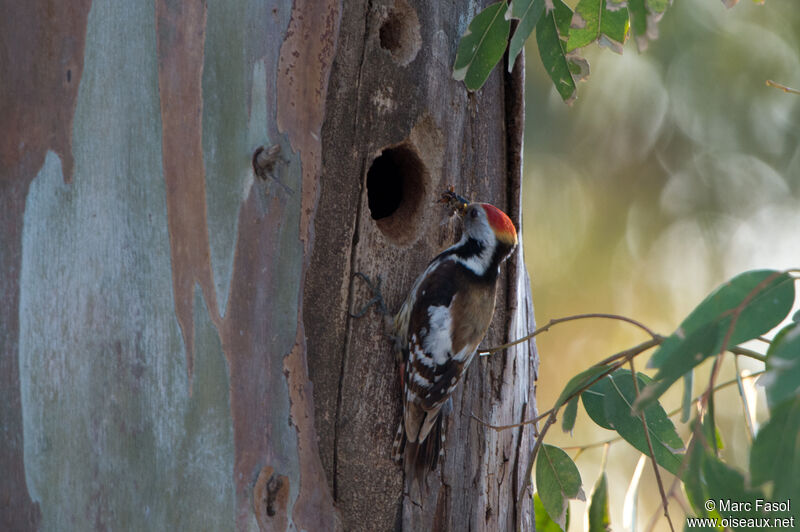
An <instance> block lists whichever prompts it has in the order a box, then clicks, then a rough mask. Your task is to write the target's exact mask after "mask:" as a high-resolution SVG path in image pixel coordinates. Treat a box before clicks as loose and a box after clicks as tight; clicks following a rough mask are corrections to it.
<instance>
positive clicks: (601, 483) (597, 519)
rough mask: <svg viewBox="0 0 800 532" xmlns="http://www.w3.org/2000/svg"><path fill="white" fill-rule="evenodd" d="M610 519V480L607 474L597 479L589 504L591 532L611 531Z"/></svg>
mask: <svg viewBox="0 0 800 532" xmlns="http://www.w3.org/2000/svg"><path fill="white" fill-rule="evenodd" d="M610 525H611V519H610V518H609V517H608V480H607V479H606V474H605V472H604V473H603V474H602V475H600V478H599V479H597V484H595V485H594V489H593V490H592V496H591V503H590V504H589V532H608V531H609V530H611V526H610Z"/></svg>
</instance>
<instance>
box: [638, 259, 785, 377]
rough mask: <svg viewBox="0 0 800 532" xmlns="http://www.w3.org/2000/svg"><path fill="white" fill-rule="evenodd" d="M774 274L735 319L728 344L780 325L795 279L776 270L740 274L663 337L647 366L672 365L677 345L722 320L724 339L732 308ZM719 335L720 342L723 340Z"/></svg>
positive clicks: (750, 337) (734, 343)
mask: <svg viewBox="0 0 800 532" xmlns="http://www.w3.org/2000/svg"><path fill="white" fill-rule="evenodd" d="M773 275H774V276H775V277H774V278H773V279H772V280H771V281H770V282H769V283H768V284H766V285H764V286H762V287H761V288H760V290H759V292H758V294H757V295H756V296H755V297H753V298H752V299H751V300H750V301H749V303H748V304H747V306H746V307H745V308H744V310H743V311H742V313H741V315H740V316H739V319H738V320H737V322H736V330H734V332H733V334H732V335H731V339H730V342H729V343H728V347H730V346H733V345H737V344H740V343H742V342H746V341H747V340H752V339H753V338H755V337H757V336H759V335H762V334H764V333H765V332H767V331H769V330H770V329H772V328H773V327H775V326H776V325H778V324H779V323H780V322H781V321H782V320H783V319H784V318H785V317H786V315H787V314H788V313H789V311H790V310H791V309H792V304H793V303H794V297H795V294H794V281H793V279H792V277H791V276H790V275H789V274H787V273H783V274H778V272H776V271H773V270H753V271H749V272H745V273H742V274H740V275H737V276H736V277H734V278H733V279H731V280H730V281H728V282H727V283H725V284H723V285H721V286H720V287H718V288H717V289H716V290H714V291H713V292H712V293H711V294H710V295H709V296H708V297H707V298H706V299H704V300H703V302H702V303H700V304H699V305H698V306H697V308H695V309H694V310H693V311H692V313H691V314H689V316H688V317H687V318H686V319H685V320H683V322H682V323H681V325H680V327H678V330H677V331H675V333H674V334H672V336H670V337H669V338H667V339H666V340H664V343H662V344H661V347H659V348H658V349H657V350H656V352H655V353H653V356H652V357H651V358H650V361H649V362H648V367H653V368H661V367H663V366H665V365H671V364H672V360H671V357H672V355H673V352H674V350H675V349H676V347H677V346H678V345H679V344H680V343H681V342H682V341H683V340H684V338H687V337H688V336H689V335H691V333H692V332H694V331H695V330H696V329H699V328H700V327H702V326H704V325H706V324H708V323H711V322H717V323H719V330H720V334H721V335H722V338H724V336H725V333H726V332H727V330H728V327H729V326H730V323H731V311H732V310H733V309H735V308H736V307H737V306H738V305H739V304H741V303H742V301H743V300H744V298H745V297H747V296H748V295H749V294H750V293H751V292H752V291H753V290H754V289H755V288H756V287H757V286H759V284H760V283H761V282H763V281H765V280H766V279H767V278H769V277H770V276H773ZM722 338H720V341H722Z"/></svg>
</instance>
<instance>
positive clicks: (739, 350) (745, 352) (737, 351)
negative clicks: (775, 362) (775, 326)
mask: <svg viewBox="0 0 800 532" xmlns="http://www.w3.org/2000/svg"><path fill="white" fill-rule="evenodd" d="M728 351H730V352H731V353H733V354H734V355H741V356H743V357H747V358H752V359H755V360H758V361H760V362H766V361H767V355H762V354H761V353H759V352H757V351H753V350H752V349H747V348H746V347H740V346H734V347H731V348H728Z"/></svg>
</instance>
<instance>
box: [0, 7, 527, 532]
mask: <svg viewBox="0 0 800 532" xmlns="http://www.w3.org/2000/svg"><path fill="white" fill-rule="evenodd" d="M0 2H2V7H1V9H2V12H3V13H4V14H6V16H4V17H0V30H2V31H0V42H2V50H3V53H2V54H0V67H2V68H1V69H0V71H2V72H3V76H2V79H0V121H2V122H0V130H2V131H3V135H2V137H1V138H0V298H2V303H3V304H2V305H0V427H2V429H1V430H0V471H2V472H3V474H2V475H0V529H4V530H36V529H45V530H53V529H59V530H62V529H75V530H90V529H105V528H117V529H140V530H146V529H152V530H158V529H162V530H167V529H184V530H200V529H214V530H227V529H232V528H236V529H238V530H255V529H262V530H289V529H296V530H301V529H306V530H335V529H346V530H359V529H360V530H388V529H393V528H399V527H400V526H404V527H405V528H406V529H409V530H411V529H413V530H420V529H430V528H434V529H452V530H463V529H466V528H467V527H471V528H473V529H483V528H485V529H492V530H494V529H497V530H500V529H510V528H513V527H514V526H515V521H514V520H515V515H516V509H515V508H514V500H515V499H516V495H517V493H516V490H517V489H518V487H519V486H520V485H521V484H522V480H521V478H520V475H521V468H524V457H525V455H526V453H527V452H528V450H529V449H530V447H531V443H532V442H531V439H530V434H529V433H528V432H525V433H524V434H525V435H524V437H522V436H521V434H522V432H521V431H520V430H516V431H508V432H504V433H501V434H497V433H495V432H493V431H489V430H486V429H484V428H483V427H482V426H480V425H479V424H476V423H475V422H474V421H471V420H470V418H469V414H470V412H474V413H475V414H476V415H478V416H479V417H482V418H484V419H487V420H490V421H493V422H498V423H508V422H512V421H515V420H519V419H521V418H522V417H527V416H530V415H532V414H533V413H534V412H535V408H534V406H533V404H534V403H533V381H534V372H535V363H536V358H535V353H534V352H533V351H532V350H531V349H530V348H528V347H519V348H516V349H512V350H509V351H508V352H507V353H503V354H498V355H495V356H493V357H491V358H482V359H480V360H477V361H476V362H474V363H473V367H472V369H470V371H469V374H468V376H467V379H466V381H465V383H464V384H465V385H464V386H463V387H462V389H461V390H460V391H459V392H458V393H457V395H456V401H455V402H456V410H455V414H454V415H453V416H452V417H451V421H450V423H449V425H448V440H449V441H451V442H458V443H459V444H458V445H453V446H448V453H447V455H446V458H445V461H444V464H443V466H442V468H441V475H438V474H437V476H436V477H435V478H434V479H433V481H432V484H431V488H432V492H431V493H432V495H431V497H432V499H431V502H430V503H428V502H426V503H425V505H424V506H420V507H417V506H416V505H414V504H412V503H411V502H410V501H409V499H408V497H407V496H404V495H403V493H404V488H403V476H402V471H401V470H400V469H398V468H397V467H396V466H395V465H394V464H392V463H391V462H390V456H389V455H390V448H391V439H392V436H393V434H392V433H393V430H394V427H395V425H396V423H397V421H398V416H399V410H398V405H399V397H398V392H397V385H396V382H395V380H396V375H395V369H394V367H393V362H392V358H391V354H390V353H389V344H388V343H387V342H386V339H385V338H384V337H383V336H382V330H381V326H380V320H379V319H378V318H377V317H376V316H375V315H374V314H371V315H370V317H368V318H365V319H362V320H351V319H349V318H348V317H347V311H348V309H350V308H353V307H354V306H356V305H358V303H359V302H361V301H363V300H364V299H365V298H366V297H367V294H366V292H365V291H364V289H363V288H362V287H361V286H360V285H356V284H354V283H353V282H352V281H351V275H352V273H353V272H355V271H363V272H365V273H367V274H370V275H377V274H382V275H384V277H385V278H386V281H385V283H384V286H385V288H386V290H385V295H386V298H387V300H388V302H389V303H390V304H391V305H392V307H393V308H396V306H397V305H398V304H399V301H400V299H401V297H402V294H403V293H404V291H405V290H407V289H408V287H409V285H410V283H411V282H412V281H413V277H414V276H415V275H416V274H417V273H418V272H419V271H420V269H421V267H422V266H423V265H424V263H425V261H426V260H428V259H429V258H430V257H431V256H432V255H433V253H435V251H436V250H437V249H438V248H440V247H442V246H444V245H446V244H449V243H450V242H451V241H452V240H453V239H454V238H455V236H456V233H457V232H458V227H457V225H456V224H454V223H453V222H452V221H451V222H448V223H445V224H444V225H442V224H441V221H442V220H443V218H442V215H443V213H442V212H441V210H439V209H437V208H436V207H435V206H434V205H433V200H434V198H435V197H436V196H437V194H438V193H439V192H441V190H442V189H443V187H444V186H445V184H449V183H452V184H453V185H455V186H456V187H457V189H458V190H459V191H460V192H463V193H465V194H468V195H471V196H473V197H475V198H480V199H482V200H485V201H490V202H493V203H495V204H496V205H498V206H500V207H503V208H505V209H506V210H507V212H509V213H510V214H511V215H512V218H513V219H514V220H515V221H516V222H517V223H518V224H519V222H520V213H519V198H520V175H519V171H520V143H521V131H522V127H521V120H522V108H521V105H522V103H521V102H522V99H521V96H522V85H521V71H522V69H521V68H520V67H519V65H518V66H517V69H516V70H515V73H514V74H513V75H508V74H503V73H501V72H495V73H494V74H492V77H491V78H490V81H489V83H488V84H487V86H486V88H484V89H483V90H481V91H480V92H478V93H476V94H468V93H467V92H466V90H465V89H464V87H463V85H461V84H459V83H456V82H454V81H452V79H451V78H450V65H451V64H452V61H453V57H454V54H455V46H456V43H457V39H458V36H459V35H460V33H462V32H463V31H464V29H465V27H466V23H467V21H468V20H469V18H470V17H471V16H472V15H473V14H474V13H475V11H476V7H475V6H473V5H472V4H471V3H469V2H467V1H459V2H455V4H454V5H447V6H439V5H438V4H439V3H430V2H414V3H412V4H409V3H407V2H406V1H405V0H397V1H396V2H395V3H392V1H391V0H390V1H387V2H382V3H381V2H360V1H359V2H355V1H354V2H340V1H338V0H324V1H315V2H312V1H311V0H294V1H293V2H290V1H286V0H272V1H269V0H228V1H224V2H223V1H220V0H206V1H203V0H192V1H185V2H175V1H172V0H155V2H153V3H142V2H128V3H119V2H111V1H110V0H94V1H90V0H85V1H83V0H82V1H75V2H66V3H65V2H55V1H52V0H32V1H31V2H21V3H20V2H12V1H10V0H0ZM428 4H434V5H428ZM259 146H265V147H267V148H270V147H273V150H274V151H278V154H277V156H276V158H275V161H274V162H273V164H272V165H271V166H270V168H268V169H267V170H265V171H263V172H260V173H259V175H256V173H254V171H253V168H252V158H253V153H254V151H255V150H256V148H258V147H259ZM275 147H277V148H275ZM387 148H390V150H389V151H388V152H385V153H386V157H385V158H384V159H382V160H381V161H382V162H380V163H379V165H378V167H377V168H378V170H380V171H378V170H374V171H373V173H372V174H371V175H372V179H368V175H370V174H369V169H370V168H371V167H372V165H373V163H374V161H375V159H376V157H378V156H380V155H381V153H384V150H385V149H387ZM387 173H388V174H387ZM386 175H390V176H395V177H398V178H399V179H400V185H401V189H400V190H401V196H402V197H401V198H400V200H399V201H397V202H395V203H396V205H394V204H393V203H392V202H393V200H392V198H395V199H396V198H397V194H394V193H393V191H394V192H396V191H397V190H398V189H397V188H391V187H389V188H387V187H385V186H383V185H381V183H382V182H383V181H384V177H385V176H386ZM388 182H391V183H394V181H392V180H389V181H387V183H388ZM368 184H371V185H373V187H372V189H373V190H372V191H373V193H375V191H376V190H378V189H381V190H384V194H383V195H382V196H381V195H379V196H380V197H379V198H378V199H375V198H373V208H376V209H381V208H382V209H384V210H386V211H387V212H388V210H391V209H392V205H394V207H396V209H395V211H393V212H395V214H392V215H390V216H387V217H384V218H382V219H380V220H375V219H373V217H372V216H371V210H370V206H369V194H370V190H369V189H370V187H368ZM393 186H394V185H393ZM376 187H377V188H376ZM403 187H404V188H403ZM387 191H388V192H387ZM380 198H389V199H388V203H387V202H386V201H384V199H380ZM502 283H503V285H502V290H501V293H500V297H499V298H498V312H497V315H496V317H495V321H494V323H493V326H492V328H491V331H490V335H489V338H488V339H487V341H486V343H487V344H488V343H497V342H500V341H502V340H504V339H505V338H507V337H510V336H517V335H519V334H522V333H524V331H526V330H528V329H529V328H530V327H531V325H532V319H533V318H532V311H531V306H530V295H529V288H528V283H527V277H526V275H525V270H524V266H523V263H522V255H521V250H520V252H518V254H517V255H515V257H514V258H513V260H512V261H511V262H509V263H508V264H507V266H505V267H504V278H503V281H502ZM312 382H313V392H312ZM522 515H524V516H526V518H527V517H529V515H528V512H522ZM526 526H527V523H526V524H523V528H524V527H526Z"/></svg>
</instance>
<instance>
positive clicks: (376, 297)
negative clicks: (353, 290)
mask: <svg viewBox="0 0 800 532" xmlns="http://www.w3.org/2000/svg"><path fill="white" fill-rule="evenodd" d="M353 277H354V278H355V277H360V278H362V279H363V280H364V282H365V283H367V286H368V287H369V289H370V290H371V291H372V299H370V300H369V301H367V302H366V304H365V305H364V306H363V307H361V309H359V311H358V312H356V313H355V314H353V313H352V312H349V313H348V314H350V317H351V318H362V317H364V315H365V314H366V313H367V311H368V310H369V308H370V307H371V306H372V305H377V306H378V311H379V312H380V313H381V314H382V315H384V316H386V315H388V314H389V310H388V309H387V308H386V302H384V300H383V294H382V293H381V284H382V283H383V279H381V276H380V275H378V276H377V278H376V281H375V282H372V280H371V279H370V278H369V277H367V276H366V275H364V274H363V273H361V272H356V273H355V274H354V275H353Z"/></svg>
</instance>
